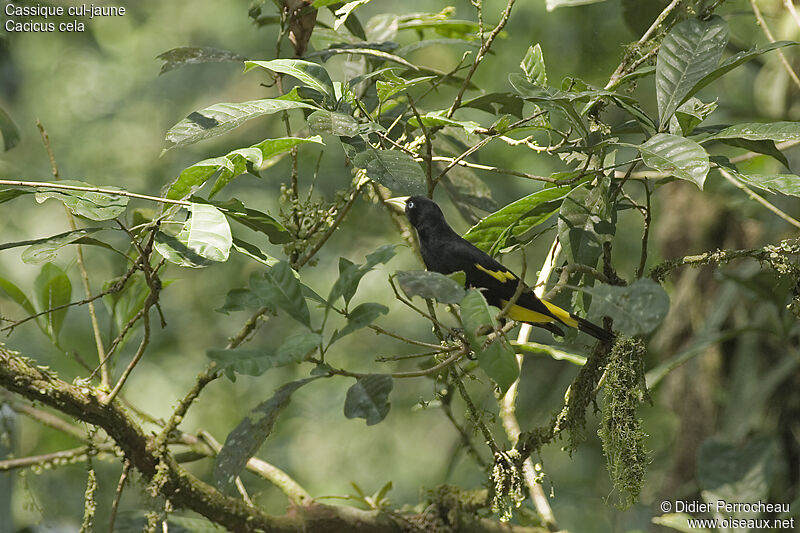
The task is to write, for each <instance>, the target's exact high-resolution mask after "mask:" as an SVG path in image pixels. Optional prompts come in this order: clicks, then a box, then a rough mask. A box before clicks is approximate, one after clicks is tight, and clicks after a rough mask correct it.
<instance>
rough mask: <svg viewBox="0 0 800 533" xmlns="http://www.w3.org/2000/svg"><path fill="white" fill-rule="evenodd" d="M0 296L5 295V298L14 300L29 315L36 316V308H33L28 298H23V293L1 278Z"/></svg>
mask: <svg viewBox="0 0 800 533" xmlns="http://www.w3.org/2000/svg"><path fill="white" fill-rule="evenodd" d="M0 294H5V295H6V296H8V297H9V298H11V299H12V300H14V301H15V302H16V303H17V304H19V306H20V307H22V308H23V309H24V310H25V312H26V313H28V314H29V315H35V314H36V308H35V307H33V304H32V303H31V301H30V300H29V299H28V297H27V296H25V293H24V292H22V290H21V289H20V288H19V287H17V286H16V285H14V284H13V283H12V282H10V281H9V280H7V279H5V278H2V277H0Z"/></svg>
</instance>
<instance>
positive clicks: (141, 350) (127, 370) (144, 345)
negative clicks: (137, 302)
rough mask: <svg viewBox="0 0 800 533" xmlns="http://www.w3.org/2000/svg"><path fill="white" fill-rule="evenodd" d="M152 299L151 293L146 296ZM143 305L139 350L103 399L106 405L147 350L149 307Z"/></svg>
mask: <svg viewBox="0 0 800 533" xmlns="http://www.w3.org/2000/svg"><path fill="white" fill-rule="evenodd" d="M152 297H153V294H152V293H151V294H150V296H148V299H150V298H152ZM144 305H145V307H144V317H143V318H144V336H143V337H142V341H141V342H140V343H139V348H138V349H137V350H136V353H135V354H134V356H133V359H131V362H130V363H128V366H127V367H126V368H125V371H124V372H122V375H121V376H120V378H119V380H118V381H117V384H116V385H114V388H113V389H112V390H111V392H110V393H109V394H108V396H107V397H106V398H104V399H103V401H104V402H105V403H106V404H110V403H111V402H112V401H114V398H115V397H116V396H117V394H119V391H120V390H122V387H123V386H124V385H125V382H126V381H127V380H128V377H129V376H130V375H131V372H133V369H134V367H135V366H136V365H137V364H138V363H139V360H141V358H142V356H143V355H144V352H145V350H147V346H148V345H149V344H150V306H149V305H148V302H145V304H144Z"/></svg>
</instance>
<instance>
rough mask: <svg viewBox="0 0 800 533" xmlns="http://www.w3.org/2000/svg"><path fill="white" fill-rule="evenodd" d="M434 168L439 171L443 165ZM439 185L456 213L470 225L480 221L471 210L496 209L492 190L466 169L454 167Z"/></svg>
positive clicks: (459, 166) (458, 166)
mask: <svg viewBox="0 0 800 533" xmlns="http://www.w3.org/2000/svg"><path fill="white" fill-rule="evenodd" d="M434 168H439V169H440V170H441V169H443V168H444V165H436V166H435V167H434ZM441 183H442V185H444V188H445V190H446V191H447V195H448V196H450V199H451V200H452V201H453V204H454V205H455V207H456V209H458V212H459V213H461V216H462V217H464V220H466V221H467V222H469V223H470V224H475V223H477V222H478V221H479V220H480V217H479V216H478V215H477V214H476V213H475V212H474V211H473V208H478V209H481V210H483V211H494V210H495V209H497V203H496V202H495V201H494V199H492V190H491V189H490V188H489V186H488V185H486V183H484V182H483V180H481V179H480V178H479V177H478V176H477V175H476V174H475V172H473V171H472V170H470V169H468V168H466V167H462V166H461V165H456V166H454V167H453V168H451V169H450V170H449V171H448V172H447V174H445V175H444V177H442V179H441Z"/></svg>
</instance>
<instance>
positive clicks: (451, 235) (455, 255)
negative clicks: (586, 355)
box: [387, 196, 614, 342]
mask: <svg viewBox="0 0 800 533" xmlns="http://www.w3.org/2000/svg"><path fill="white" fill-rule="evenodd" d="M387 202H389V203H390V204H392V205H394V206H396V207H399V208H400V209H403V210H404V211H405V214H406V216H407V217H408V220H409V222H411V225H412V226H414V229H416V230H417V235H419V245H420V251H421V252H422V259H423V261H425V266H426V267H427V269H428V270H431V271H433V272H439V273H440V274H451V273H453V272H458V271H459V270H463V271H464V273H465V274H466V278H467V286H468V287H475V288H477V289H481V290H482V292H483V296H484V298H486V302H487V303H488V304H489V305H493V306H495V307H498V308H500V309H503V308H504V307H505V306H506V305H507V304H508V302H510V301H511V300H512V298H513V297H514V294H515V293H516V291H517V287H518V284H519V283H520V279H519V278H518V277H517V276H516V274H514V273H513V272H511V271H510V270H508V269H507V268H506V267H504V266H503V265H501V264H500V263H498V262H497V261H495V260H494V259H492V258H491V257H490V256H489V255H488V254H486V253H484V252H483V251H481V250H479V249H478V248H476V247H475V246H474V245H473V244H472V243H470V242H469V241H467V240H465V239H462V238H461V237H460V236H459V235H458V234H457V233H456V232H455V231H453V228H451V227H450V225H449V224H448V223H447V221H446V220H445V218H444V214H443V213H442V210H441V209H440V208H439V206H438V205H436V203H435V202H433V201H432V200H429V199H428V198H425V197H424V196H411V197H408V196H405V197H397V198H390V199H389V200H387ZM507 316H508V318H510V319H511V320H516V321H518V322H527V323H528V324H531V325H534V326H539V327H542V328H545V329H547V330H548V331H551V332H553V333H556V334H558V335H563V334H564V333H563V332H562V331H561V329H560V328H559V327H558V326H557V324H563V325H565V326H569V327H571V328H578V329H579V330H580V331H583V332H585V333H588V334H589V335H591V336H592V337H594V338H596V339H598V340H600V341H603V342H611V341H612V340H613V339H614V335H613V333H611V332H610V331H607V330H605V329H603V328H601V327H600V326H598V325H596V324H593V323H591V322H589V321H588V320H585V319H583V318H580V317H579V316H576V315H574V314H572V313H570V312H569V311H565V310H564V309H561V308H560V307H558V306H556V305H553V304H551V303H550V302H547V301H544V300H540V299H539V298H538V297H537V296H536V295H535V294H534V293H533V291H532V290H531V289H530V288H529V287H527V286H526V287H524V288H523V290H522V293H521V294H520V296H519V298H517V300H516V302H515V303H514V304H513V305H512V306H511V307H510V309H509V310H508V313H507Z"/></svg>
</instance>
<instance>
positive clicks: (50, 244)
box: [0, 228, 108, 264]
mask: <svg viewBox="0 0 800 533" xmlns="http://www.w3.org/2000/svg"><path fill="white" fill-rule="evenodd" d="M102 230H103V228H81V229H77V230H74V231H68V232H66V233H62V234H60V235H55V236H53V237H47V238H44V239H37V242H35V243H31V245H30V246H29V247H28V248H26V249H25V251H24V252H22V262H23V263H28V264H38V263H47V262H50V261H52V260H53V259H55V257H56V253H58V251H59V250H61V248H63V247H65V246H67V245H70V244H76V243H77V244H81V240H82V239H84V238H85V237H86V236H87V235H91V234H93V233H97V232H98V231H102ZM103 244H105V243H103ZM6 246H7V245H3V246H0V250H2V249H3V248H5V247H6ZM105 246H108V245H107V244H106V245H105Z"/></svg>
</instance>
